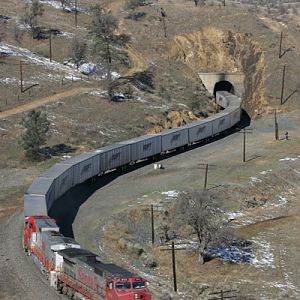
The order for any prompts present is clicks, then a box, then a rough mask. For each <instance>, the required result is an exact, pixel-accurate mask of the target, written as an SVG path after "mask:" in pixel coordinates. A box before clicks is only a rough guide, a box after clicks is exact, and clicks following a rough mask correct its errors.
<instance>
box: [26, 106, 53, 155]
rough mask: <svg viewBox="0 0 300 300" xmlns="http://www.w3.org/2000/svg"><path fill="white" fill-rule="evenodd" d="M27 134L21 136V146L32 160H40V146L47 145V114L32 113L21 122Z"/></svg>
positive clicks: (33, 111)
mask: <svg viewBox="0 0 300 300" xmlns="http://www.w3.org/2000/svg"><path fill="white" fill-rule="evenodd" d="M21 125H22V126H23V127H24V128H25V132H24V133H23V134H22V136H21V145H22V146H23V148H24V150H25V155H26V157H27V158H28V159H30V160H37V159H38V158H39V150H40V146H42V145H44V144H45V143H46V137H47V133H48V130H49V125H50V123H49V121H48V119H47V114H46V113H44V112H41V111H35V110H32V111H30V112H29V113H28V114H27V115H26V116H25V117H24V118H23V119H22V121H21Z"/></svg>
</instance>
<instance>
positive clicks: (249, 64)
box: [168, 27, 266, 117]
mask: <svg viewBox="0 0 300 300" xmlns="http://www.w3.org/2000/svg"><path fill="white" fill-rule="evenodd" d="M168 56H169V59H171V60H174V61H182V62H184V63H186V64H187V65H188V66H189V67H190V68H191V69H193V70H194V71H195V72H228V73H235V72H242V73H244V74H245V80H244V91H245V93H244V97H243V98H244V99H243V100H244V101H243V103H244V108H245V110H246V111H247V112H248V114H249V115H250V116H251V117H255V116H256V115H257V114H260V113H262V111H263V110H264V105H265V104H266V103H265V100H264V84H265V59H264V55H263V51H262V48H261V46H260V44H259V43H258V42H256V41H255V39H254V37H253V36H251V35H249V34H241V33H234V32H232V31H225V30H222V29H219V28H216V27H206V28H204V29H203V30H201V31H196V32H191V33H187V34H184V35H180V36H175V37H174V38H173V40H172V41H171V42H170V44H169V50H168Z"/></svg>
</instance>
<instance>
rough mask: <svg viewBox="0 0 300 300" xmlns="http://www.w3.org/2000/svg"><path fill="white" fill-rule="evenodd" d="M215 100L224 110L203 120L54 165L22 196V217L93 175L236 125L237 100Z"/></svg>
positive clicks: (40, 211)
mask: <svg viewBox="0 0 300 300" xmlns="http://www.w3.org/2000/svg"><path fill="white" fill-rule="evenodd" d="M216 101H217V103H218V104H219V105H220V106H221V107H223V108H224V110H223V111H221V112H220V113H218V114H216V115H214V116H211V117H209V118H206V119H204V120H200V121H195V122H192V123H189V124H187V125H185V126H182V127H179V128H174V129H169V130H165V131H163V132H161V133H159V134H152V135H144V136H140V137H137V138H133V139H130V140H127V141H123V142H120V143H117V144H113V145H109V146H106V147H103V148H101V149H99V150H95V151H92V152H88V153H83V154H80V155H78V156H75V157H72V158H70V159H67V160H65V161H63V162H60V163H57V164H56V165H54V166H53V167H51V168H50V169H48V170H47V171H45V172H44V173H43V174H42V175H40V176H39V177H37V178H36V179H35V180H34V181H33V183H32V185H31V186H30V187H29V189H28V190H27V192H26V193H25V195H24V215H25V217H26V216H46V215H48V211H49V210H50V209H51V207H52V205H53V203H54V202H55V201H56V200H57V199H59V198H60V197H61V196H62V195H63V194H64V193H65V192H67V191H68V190H69V189H71V188H72V187H74V186H75V185H78V184H80V183H82V182H84V181H86V180H88V179H90V178H92V177H94V176H98V175H99V174H103V173H105V172H107V171H110V170H113V169H117V168H120V167H122V166H126V165H128V164H132V163H135V162H138V161H139V160H143V159H147V158H151V157H156V156H159V155H161V154H164V153H166V152H169V151H174V150H176V149H179V148H182V147H185V146H188V145H191V144H194V143H196V142H199V141H202V140H204V139H207V138H210V137H213V136H216V135H218V134H220V133H222V132H224V131H226V130H227V129H229V128H231V127H233V126H235V125H236V124H237V123H238V122H239V121H240V118H241V108H240V104H241V101H240V99H239V98H238V97H237V96H235V95H232V94H230V93H228V92H225V91H222V92H218V93H217V95H216Z"/></svg>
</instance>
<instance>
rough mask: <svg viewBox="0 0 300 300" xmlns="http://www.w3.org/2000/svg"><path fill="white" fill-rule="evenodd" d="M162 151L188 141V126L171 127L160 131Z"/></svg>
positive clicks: (182, 144) (185, 143)
mask: <svg viewBox="0 0 300 300" xmlns="http://www.w3.org/2000/svg"><path fill="white" fill-rule="evenodd" d="M160 136H161V150H162V152H165V151H169V150H173V149H176V148H178V147H182V146H184V145H188V143H189V132H188V128H186V127H181V128H173V129H169V130H165V131H163V132H161V133H160Z"/></svg>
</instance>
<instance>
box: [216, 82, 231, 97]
mask: <svg viewBox="0 0 300 300" xmlns="http://www.w3.org/2000/svg"><path fill="white" fill-rule="evenodd" d="M218 91H227V92H229V93H231V94H234V87H233V85H232V84H231V83H230V82H229V81H227V80H222V81H219V82H217V83H216V84H215V87H214V96H215V97H216V93H217V92H218Z"/></svg>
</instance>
